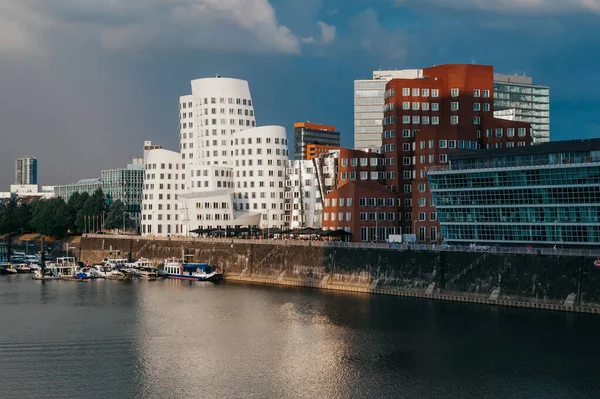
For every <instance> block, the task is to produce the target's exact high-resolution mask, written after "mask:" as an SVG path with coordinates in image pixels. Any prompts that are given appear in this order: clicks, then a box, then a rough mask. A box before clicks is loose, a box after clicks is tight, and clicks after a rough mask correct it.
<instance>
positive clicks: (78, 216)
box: [67, 192, 90, 234]
mask: <svg viewBox="0 0 600 399" xmlns="http://www.w3.org/2000/svg"><path fill="white" fill-rule="evenodd" d="M89 198H90V195H89V194H88V193H87V192H83V193H81V194H80V193H79V192H75V193H73V194H72V195H71V196H70V197H69V200H68V201H67V209H68V212H69V221H70V226H69V230H71V232H72V233H73V234H80V233H81V232H83V231H84V230H85V222H86V220H85V216H86V214H85V204H86V202H87V200H88V199H89Z"/></svg>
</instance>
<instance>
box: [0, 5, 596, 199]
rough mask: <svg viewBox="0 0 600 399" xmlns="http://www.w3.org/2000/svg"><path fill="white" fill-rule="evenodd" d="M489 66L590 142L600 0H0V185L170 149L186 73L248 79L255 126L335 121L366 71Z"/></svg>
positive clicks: (75, 173)
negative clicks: (34, 164) (30, 162)
mask: <svg viewBox="0 0 600 399" xmlns="http://www.w3.org/2000/svg"><path fill="white" fill-rule="evenodd" d="M444 63H477V64H486V65H493V66H494V68H495V71H496V72H500V73H509V74H527V75H529V76H532V77H533V79H534V83H539V84H544V85H548V86H550V87H551V140H565V139H573V138H590V137H600V121H599V118H598V116H600V115H599V111H598V110H599V109H600V96H598V94H597V92H598V90H599V89H600V72H599V71H600V0H502V1H498V0H452V1H450V0H360V1H359V0H110V1H106V0H0V191H8V189H9V187H8V185H9V184H11V183H12V182H13V179H14V160H15V158H18V157H21V156H35V157H37V158H38V168H39V175H38V182H39V183H40V184H43V185H54V184H65V183H69V182H74V181H76V180H79V179H82V178H91V177H99V176H100V171H101V170H102V169H110V168H120V167H125V166H126V164H127V163H128V162H129V161H130V159H131V158H132V157H139V156H141V152H142V150H141V148H142V145H143V142H144V140H152V141H153V142H154V143H157V144H161V145H163V147H165V148H169V149H173V150H176V149H177V148H178V123H179V122H178V98H179V96H180V95H184V94H188V93H189V92H190V83H189V82H190V80H192V79H196V78H202V77H214V76H215V75H217V74H219V75H221V76H227V77H236V78H241V79H246V80H248V81H249V84H250V90H251V93H252V98H253V101H254V106H255V111H256V117H257V123H258V124H259V125H261V126H263V125H269V124H276V125H283V126H285V127H286V128H287V129H288V134H290V133H291V128H292V125H293V123H294V122H295V121H305V120H309V121H313V122H320V123H326V124H333V125H335V126H337V127H338V130H339V131H340V132H341V133H342V145H344V146H352V144H353V81H354V80H355V79H364V78H370V76H371V73H372V70H373V69H402V68H424V67H428V66H431V65H437V64H444Z"/></svg>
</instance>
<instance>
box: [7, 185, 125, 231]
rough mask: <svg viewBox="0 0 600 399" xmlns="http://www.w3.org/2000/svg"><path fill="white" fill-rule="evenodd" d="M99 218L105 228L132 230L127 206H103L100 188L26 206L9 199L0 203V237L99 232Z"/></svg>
mask: <svg viewBox="0 0 600 399" xmlns="http://www.w3.org/2000/svg"><path fill="white" fill-rule="evenodd" d="M102 218H104V228H105V229H120V228H122V227H123V223H124V224H125V228H131V227H133V221H132V220H131V218H130V217H129V212H128V211H127V206H126V205H125V204H124V203H123V202H122V201H121V200H116V201H114V202H112V203H111V204H110V206H109V205H107V201H106V196H105V195H104V192H103V191H102V189H101V188H98V189H96V191H94V193H93V194H92V195H89V194H88V193H85V192H84V193H78V192H76V193H74V194H73V195H71V196H70V197H69V199H68V200H67V201H65V200H64V199H63V198H60V197H59V198H51V199H36V200H33V201H31V202H30V203H27V202H23V201H21V202H19V201H17V200H14V199H11V200H9V201H7V202H6V203H4V204H0V235H3V234H13V233H27V232H31V233H39V234H43V235H47V236H52V237H64V236H66V235H69V234H70V235H78V234H81V233H83V232H84V231H94V230H100V229H101V227H102V222H101V221H102ZM92 229H93V230H92Z"/></svg>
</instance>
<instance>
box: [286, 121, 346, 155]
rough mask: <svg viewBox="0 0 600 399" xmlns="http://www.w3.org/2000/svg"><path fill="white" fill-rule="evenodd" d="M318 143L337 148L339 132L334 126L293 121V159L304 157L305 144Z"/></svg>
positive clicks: (305, 152) (305, 153) (305, 151)
mask: <svg viewBox="0 0 600 399" xmlns="http://www.w3.org/2000/svg"><path fill="white" fill-rule="evenodd" d="M310 144H319V145H325V146H332V147H336V148H339V146H340V132H337V131H336V129H335V126H328V125H322V124H319V123H311V122H297V123H294V159H295V160H303V159H306V158H307V157H306V155H307V153H308V152H307V146H308V145H310Z"/></svg>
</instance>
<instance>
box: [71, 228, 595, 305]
mask: <svg viewBox="0 0 600 399" xmlns="http://www.w3.org/2000/svg"><path fill="white" fill-rule="evenodd" d="M298 244H303V245H298ZM78 250H79V253H80V254H79V255H80V259H82V260H86V261H88V262H99V261H101V260H102V259H103V258H107V257H131V258H140V257H145V258H148V259H151V260H152V261H153V262H154V263H155V264H157V265H158V264H159V263H162V262H163V260H164V259H165V258H167V257H179V258H181V257H182V256H184V255H185V256H186V257H187V259H188V260H189V261H196V262H207V263H210V264H212V265H218V266H219V267H221V268H222V269H223V270H224V271H225V273H226V280H227V281H230V282H245V283H258V284H274V285H282V286H298V287H312V288H319V289H326V290H336V291H349V292H361V293H368V294H385V295H399V296H409V297H419V298H429V299H438V300H449V301H460V302H473V303H482V304H490V305H501V306H518V307H528V308H537V309H551V310H563V311H573V312H584V313H600V268H597V267H595V266H594V261H595V258H591V257H585V256H559V255H557V256H550V255H541V254H492V253H484V252H451V251H414V250H412V251H411V250H403V249H400V248H347V247H333V246H322V245H308V243H306V242H304V243H298V242H293V241H255V240H235V241H234V240H211V239H197V240H181V241H178V240H175V239H173V240H151V239H142V238H137V237H136V238H131V239H125V238H110V237H108V236H107V237H106V238H98V237H95V238H82V240H81V243H80V247H79V248H78Z"/></svg>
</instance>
